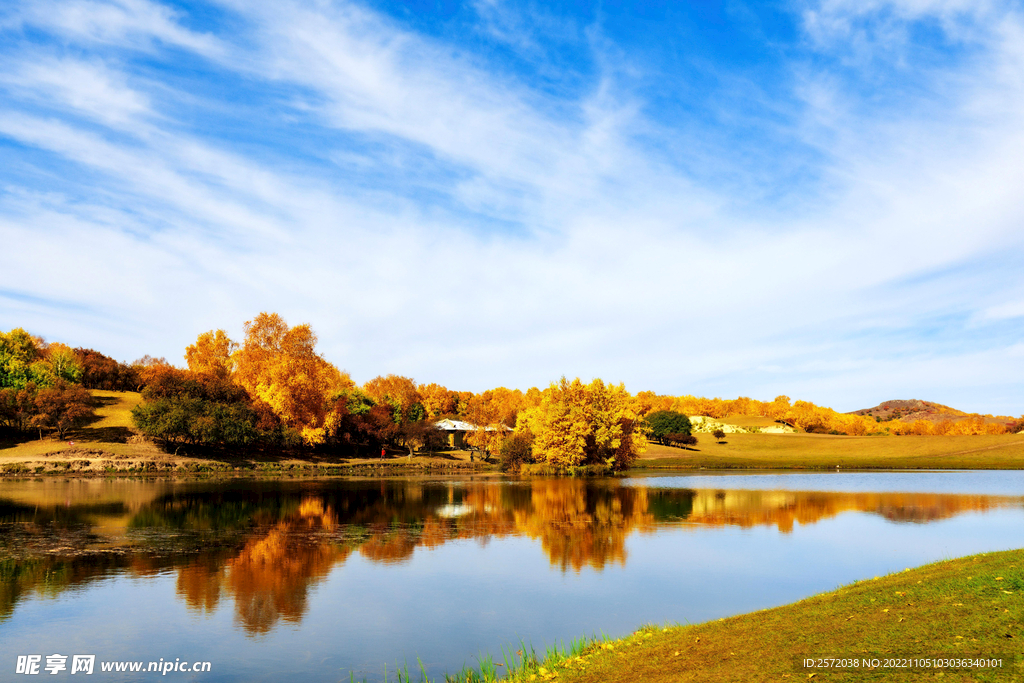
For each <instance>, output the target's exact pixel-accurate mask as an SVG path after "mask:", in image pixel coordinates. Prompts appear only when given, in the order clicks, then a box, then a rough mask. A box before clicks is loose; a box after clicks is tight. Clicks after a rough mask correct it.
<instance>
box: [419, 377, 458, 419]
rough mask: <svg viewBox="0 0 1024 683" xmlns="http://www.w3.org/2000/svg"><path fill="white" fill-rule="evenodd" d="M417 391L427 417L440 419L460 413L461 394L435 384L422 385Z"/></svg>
mask: <svg viewBox="0 0 1024 683" xmlns="http://www.w3.org/2000/svg"><path fill="white" fill-rule="evenodd" d="M417 389H418V391H419V393H420V400H421V402H422V403H423V407H424V408H425V409H426V411H427V417H431V418H439V417H444V416H446V415H457V414H458V413H459V408H460V401H459V392H457V391H452V390H451V389H448V388H447V387H443V386H441V385H440V384H433V383H431V384H424V385H421V386H419V387H417Z"/></svg>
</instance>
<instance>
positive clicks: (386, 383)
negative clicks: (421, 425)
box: [363, 375, 426, 424]
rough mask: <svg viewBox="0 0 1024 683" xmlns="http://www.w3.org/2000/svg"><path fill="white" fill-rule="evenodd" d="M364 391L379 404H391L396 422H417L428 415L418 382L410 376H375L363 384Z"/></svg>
mask: <svg viewBox="0 0 1024 683" xmlns="http://www.w3.org/2000/svg"><path fill="white" fill-rule="evenodd" d="M363 391H365V392H366V394H367V395H368V396H369V397H370V398H372V399H373V401H374V402H375V403H377V404H378V405H379V404H386V405H389V406H391V409H392V411H393V417H394V420H395V423H396V424H401V423H403V422H415V421H417V420H422V419H423V418H424V417H426V410H425V409H424V407H423V403H422V397H421V396H420V392H419V391H418V390H417V388H416V382H415V381H414V380H413V379H412V378H410V377H402V376H401V375H387V376H380V377H374V378H373V379H371V380H370V381H369V382H367V383H366V384H364V385H363Z"/></svg>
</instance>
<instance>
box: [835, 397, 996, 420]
mask: <svg viewBox="0 0 1024 683" xmlns="http://www.w3.org/2000/svg"><path fill="white" fill-rule="evenodd" d="M849 414H850V415H867V416H869V417H874V418H878V419H879V420H881V421H882V422H885V421H887V420H902V421H904V422H914V421H916V420H928V421H929V422H942V421H943V420H953V421H956V420H961V419H963V418H965V417H968V416H970V415H971V413H965V412H964V411H962V410H957V409H956V408H950V407H949V406H944V405H942V404H941V403H933V402H931V401H922V400H920V399H916V398H912V399H909V400H893V401H883V402H882V403H879V404H878V405H877V406H875V407H874V408H864V409H862V410H854V411H853V412H852V413H849ZM984 417H985V421H986V422H1008V421H1012V420H1013V418H1012V417H1006V416H1001V415H999V416H995V417H993V416H992V415H985V416H984Z"/></svg>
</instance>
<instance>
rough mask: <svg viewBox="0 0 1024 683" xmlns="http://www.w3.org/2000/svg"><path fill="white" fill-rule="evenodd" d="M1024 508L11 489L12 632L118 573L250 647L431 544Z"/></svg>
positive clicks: (606, 552)
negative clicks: (61, 597)
mask: <svg viewBox="0 0 1024 683" xmlns="http://www.w3.org/2000/svg"><path fill="white" fill-rule="evenodd" d="M1021 506H1022V499H1021V498H1019V497H1012V496H988V495H981V494H971V495H958V494H948V493H946V494H936V493H892V492H889V493H885V492H883V493H866V492H822V491H793V490H775V491H759V490H743V489H740V490H715V489H699V490H692V489H671V488H652V487H646V486H642V485H639V486H638V485H636V484H635V482H634V483H633V484H631V485H628V486H625V485H622V484H621V483H620V482H619V481H618V480H598V481H581V480H575V479H538V480H532V481H528V482H499V481H495V480H477V481H466V482H454V481H452V482H445V481H436V480H434V481H427V480H384V481H361V482H360V481H313V482H310V481H307V482H262V481H244V480H233V481H228V482H180V481H179V482H174V481H164V482H160V481H152V480H149V481H144V482H126V481H123V480H122V481H105V480H95V481H91V480H71V481H65V482H61V481H53V480H47V481H37V482H30V481H7V482H2V483H0V557H2V558H3V559H0V620H2V619H6V618H8V617H10V615H11V614H12V613H13V611H14V609H15V606H16V604H17V603H18V602H19V601H20V600H22V599H23V598H25V597H26V596H28V595H32V594H37V595H51V596H52V595H57V594H60V593H61V592H62V591H64V590H66V589H68V588H70V587H73V586H77V585H81V584H84V583H87V582H89V581H91V580H94V579H96V578H98V577H103V576H108V575H111V574H127V575H129V576H135V577H146V576H154V575H159V574H163V573H166V572H174V573H175V575H176V577H175V590H176V594H177V596H178V597H179V598H180V599H181V600H183V601H184V603H185V604H186V605H187V606H188V608H189V609H190V610H191V611H193V612H195V613H198V614H210V613H212V612H214V611H216V610H217V609H218V608H219V607H220V606H221V605H222V604H223V603H225V602H226V601H230V602H231V604H232V605H233V609H234V615H235V621H236V623H237V624H238V625H239V626H240V627H241V628H242V629H243V630H244V631H245V632H246V633H248V634H250V635H261V634H266V633H268V632H270V631H271V630H273V629H274V628H275V627H276V626H277V625H279V624H280V623H281V622H284V623H289V624H298V623H299V622H300V621H301V620H302V619H303V616H304V615H305V614H306V613H307V611H308V609H309V596H310V593H311V590H312V588H313V587H315V586H316V585H317V584H318V583H320V582H321V581H323V580H324V579H325V578H326V577H327V576H328V574H329V573H330V572H331V571H332V570H333V569H335V568H336V567H338V566H340V565H343V564H344V563H345V562H346V560H348V559H349V558H350V557H351V556H352V554H353V553H358V554H359V555H360V556H361V557H363V558H365V559H366V560H369V561H371V562H374V563H384V564H396V563H404V562H406V561H408V560H409V558H411V557H412V556H413V554H414V553H415V552H416V551H417V550H418V549H421V548H425V549H429V548H437V547H440V546H442V545H445V544H447V543H451V542H452V541H457V540H464V539H474V540H476V541H478V542H480V543H486V542H487V541H488V540H489V539H491V538H496V537H505V536H521V537H526V538H529V539H533V540H535V541H538V542H539V545H540V546H541V548H542V549H543V552H544V553H545V555H546V557H547V558H548V561H549V562H550V563H551V565H552V566H554V567H556V568H558V569H560V570H561V571H562V572H568V571H570V570H572V571H574V572H577V573H578V572H580V571H581V570H583V569H584V568H586V567H589V568H591V569H593V570H596V571H601V570H603V569H604V568H605V567H606V566H607V565H609V564H611V563H616V564H619V565H622V566H625V564H626V561H627V551H626V540H627V538H628V537H629V536H630V535H631V534H634V533H640V534H645V533H652V532H654V531H657V530H659V529H663V528H667V527H683V528H687V527H690V528H696V527H717V526H739V527H748V528H749V527H756V526H764V527H774V528H775V529H777V530H778V531H779V532H781V533H791V532H792V530H793V529H794V526H795V525H796V524H800V525H812V524H815V523H816V522H819V521H821V520H823V519H828V518H832V517H836V516H838V515H840V514H843V513H846V512H860V513H869V514H873V515H878V516H881V517H884V518H885V519H887V520H890V521H892V522H897V523H905V522H909V523H918V524H923V523H928V522H931V521H935V520H941V519H946V518H949V517H953V516H955V515H958V514H961V513H965V512H978V511H980V512H986V511H991V510H995V509H997V508H1005V507H1016V508H1020V507H1021Z"/></svg>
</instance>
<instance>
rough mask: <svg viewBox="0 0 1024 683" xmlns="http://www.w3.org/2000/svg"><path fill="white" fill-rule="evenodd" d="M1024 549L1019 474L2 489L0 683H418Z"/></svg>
mask: <svg viewBox="0 0 1024 683" xmlns="http://www.w3.org/2000/svg"><path fill="white" fill-rule="evenodd" d="M1022 546H1024V472H943V473H841V474H840V473H835V474H832V473H827V474H757V475H750V474H747V475H724V476H711V475H702V476H673V475H666V476H651V477H637V478H632V479H620V480H598V481H589V482H584V481H578V480H568V479H545V480H530V481H507V480H502V479H499V478H476V479H474V478H459V479H454V478H404V479H387V480H341V479H334V480H312V481H270V482H268V481H253V480H242V479H239V480H230V481H217V482H203V481H181V480H176V481H175V480H168V481H158V480H140V481H127V480H86V479H78V480H69V481H55V480H37V481H0V680H11V679H16V678H20V677H16V676H15V675H14V671H15V663H16V659H17V656H18V655H22V654H41V655H43V664H44V665H45V661H46V660H45V656H46V655H50V654H64V655H71V654H95V655H96V660H97V662H102V661H114V660H137V661H146V662H149V661H156V660H159V659H160V658H163V659H164V660H171V661H173V660H174V659H175V658H181V659H184V660H188V661H196V660H204V661H210V662H211V663H212V669H211V671H210V672H209V673H202V674H184V673H173V672H172V673H170V674H168V679H174V680H202V681H280V680H283V679H285V678H286V677H291V678H293V679H294V680H322V681H335V680H348V679H349V674H350V672H355V675H356V678H357V679H359V678H363V677H366V678H367V679H368V680H379V679H381V678H382V676H383V671H384V666H385V664H386V665H387V667H388V671H389V672H393V671H394V670H395V667H396V665H404V664H406V663H408V664H409V666H410V669H416V668H417V665H416V660H417V658H420V659H422V661H423V663H424V664H425V666H426V667H427V670H428V672H429V673H430V675H431V677H434V676H437V675H440V674H442V673H443V672H445V671H449V672H454V671H456V670H458V669H460V668H461V667H462V666H463V665H464V664H467V663H468V664H474V663H475V662H476V660H477V657H478V656H480V655H482V654H484V653H490V654H493V655H499V653H500V647H501V646H502V645H503V644H509V643H518V642H519V641H520V640H524V641H526V642H528V643H532V644H533V645H534V646H536V647H537V649H538V650H542V649H543V648H544V647H545V646H546V645H548V644H550V643H552V642H555V641H567V640H569V639H572V638H575V637H578V636H580V635H583V634H591V633H595V632H603V633H606V634H608V635H610V636H618V635H622V634H625V633H628V632H630V631H632V630H635V629H636V628H637V627H639V626H640V625H642V624H644V623H648V622H654V623H664V622H669V621H672V622H682V623H686V622H699V621H705V620H708V619H713V618H718V617H722V616H727V615H731V614H736V613H739V612H747V611H750V610H755V609H760V608H764V607H770V606H773V605H780V604H784V603H788V602H792V601H794V600H798V599H800V598H802V597H806V596H808V595H811V594H813V593H818V592H821V591H825V590H831V589H833V588H835V587H836V586H838V585H841V584H844V583H849V582H851V581H854V580H857V579H863V578H869V577H872V576H876V575H880V574H884V573H888V572H892V571H898V570H902V569H904V568H906V567H913V566H916V565H920V564H923V563H926V562H930V561H934V560H940V559H944V558H949V557H955V556H959V555H964V554H968V553H974V552H982V551H988V550H999V549H1007V548H1016V547H1022ZM98 669H99V665H98V664H97V670H96V673H95V674H94V675H93V678H91V679H89V680H100V681H102V680H117V681H129V680H139V681H144V680H153V679H154V676H156V675H157V674H154V673H140V674H134V675H133V674H126V673H119V674H114V673H108V674H104V673H102V672H100V671H99V670H98ZM69 672H70V659H69V660H68V670H67V671H64V672H62V674H59V675H63V676H67V675H70V673H69ZM43 674H44V675H46V673H45V671H44V672H43ZM47 678H48V679H49V676H48V675H47ZM54 680H56V677H55V678H54ZM72 680H75V679H72Z"/></svg>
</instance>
